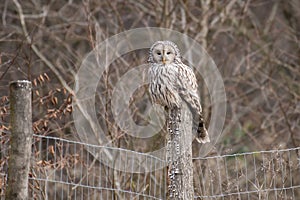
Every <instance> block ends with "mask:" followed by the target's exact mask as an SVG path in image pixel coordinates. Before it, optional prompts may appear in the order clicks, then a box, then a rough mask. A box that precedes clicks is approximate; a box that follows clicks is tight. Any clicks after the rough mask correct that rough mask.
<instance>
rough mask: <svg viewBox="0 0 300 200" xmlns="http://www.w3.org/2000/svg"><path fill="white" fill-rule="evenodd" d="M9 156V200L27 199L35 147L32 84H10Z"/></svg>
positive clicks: (7, 199)
mask: <svg viewBox="0 0 300 200" xmlns="http://www.w3.org/2000/svg"><path fill="white" fill-rule="evenodd" d="M10 125H11V138H10V153H9V163H8V164H9V169H8V186H7V189H6V194H5V199H6V200H25V199H28V172H29V165H30V156H31V145H32V111H31V82H29V81H16V82H12V83H10Z"/></svg>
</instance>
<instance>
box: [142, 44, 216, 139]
mask: <svg viewBox="0 0 300 200" xmlns="http://www.w3.org/2000/svg"><path fill="white" fill-rule="evenodd" d="M149 54H150V55H149V60H148V61H149V63H150V68H149V71H148V76H149V93H150V98H151V101H152V102H153V103H157V104H160V105H161V106H164V107H167V108H168V109H172V108H181V105H182V102H183V101H184V102H185V103H186V104H187V105H188V107H189V109H190V110H191V112H192V114H193V132H196V134H197V136H196V140H197V141H198V142H199V143H206V142H209V141H210V139H209V136H208V133H207V130H206V128H205V124H204V120H203V116H202V108H201V105H200V98H199V95H198V93H197V88H198V84H197V79H196V76H195V74H194V72H193V70H192V68H191V67H189V66H187V65H185V64H183V63H182V61H181V56H180V51H179V49H178V47H177V45H176V44H175V43H173V42H171V41H157V42H155V43H154V44H153V45H152V47H151V48H150V52H149Z"/></svg>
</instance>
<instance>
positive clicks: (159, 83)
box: [149, 63, 182, 108]
mask: <svg viewBox="0 0 300 200" xmlns="http://www.w3.org/2000/svg"><path fill="white" fill-rule="evenodd" d="M177 81H178V69H177V67H176V66H175V64H173V63H171V64H166V65H164V64H155V63H154V64H151V66H150V69H149V82H150V85H149V87H150V88H149V89H150V93H151V99H152V101H153V102H154V103H157V104H160V105H162V106H167V107H169V108H172V107H174V106H176V107H180V105H181V102H182V101H181V98H180V96H179V94H178V90H177V89H178V88H177V85H178V84H177Z"/></svg>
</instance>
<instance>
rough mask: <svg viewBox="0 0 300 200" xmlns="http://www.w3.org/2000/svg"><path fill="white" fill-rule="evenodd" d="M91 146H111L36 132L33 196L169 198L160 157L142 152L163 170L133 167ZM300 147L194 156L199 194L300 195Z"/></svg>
mask: <svg viewBox="0 0 300 200" xmlns="http://www.w3.org/2000/svg"><path fill="white" fill-rule="evenodd" d="M0 139H1V141H2V145H1V148H0V150H1V158H3V157H4V156H8V147H9V144H8V137H6V136H1V137H0ZM87 148H93V151H94V152H97V151H98V152H101V150H102V148H106V147H103V146H97V145H90V144H85V143H82V142H76V141H71V140H67V139H60V138H55V137H50V136H40V135H34V141H33V150H32V160H31V169H30V175H29V191H30V198H31V199H54V200H56V199H87V200H93V199H166V191H167V180H166V169H164V168H163V169H162V168H161V166H160V165H161V160H159V159H158V158H157V162H156V160H155V159H154V158H153V157H151V158H150V157H149V159H148V157H147V156H149V155H148V154H143V153H140V155H144V156H145V157H146V162H147V164H149V165H154V166H157V167H158V168H157V170H155V171H153V172H147V173H128V172H124V171H117V170H114V169H113V168H111V167H108V166H106V165H104V164H102V163H101V162H99V160H98V159H95V157H94V156H92V155H91V154H90V153H89V152H88V151H87V150H86V149H87ZM89 150H91V149H89ZM299 150H300V147H298V148H290V149H282V150H271V151H259V152H248V153H239V154H233V155H221V156H210V157H205V158H194V159H193V164H194V191H195V197H194V199H222V200H223V199H248V200H250V199H251V200H253V199H254V200H255V199H259V200H260V199H286V200H290V199H297V198H299V197H300V159H299V155H298V152H299ZM122 151H124V152H129V151H128V150H125V149H124V150H122ZM94 155H95V154H94ZM125 155H126V154H125ZM99 156H101V154H99ZM98 158H99V157H98ZM119 159H126V156H125V158H119ZM153 162H155V163H153ZM119 163H121V162H119ZM130 166H131V167H132V168H134V167H135V166H133V163H130V165H128V163H127V162H124V166H123V167H124V169H126V168H127V167H130ZM119 168H121V166H119ZM6 177H7V165H6V164H5V163H1V165H0V189H1V190H0V195H1V199H4V191H5V183H6Z"/></svg>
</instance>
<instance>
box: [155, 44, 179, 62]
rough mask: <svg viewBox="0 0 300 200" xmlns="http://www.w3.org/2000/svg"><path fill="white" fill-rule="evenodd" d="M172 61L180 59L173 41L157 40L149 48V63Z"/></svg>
mask: <svg viewBox="0 0 300 200" xmlns="http://www.w3.org/2000/svg"><path fill="white" fill-rule="evenodd" d="M174 61H180V52H179V49H178V47H177V45H176V44H175V43H174V42H171V41H167V40H166V41H157V42H155V43H154V44H153V45H152V47H151V48H150V55H149V62H150V63H157V64H170V63H173V62H174Z"/></svg>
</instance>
